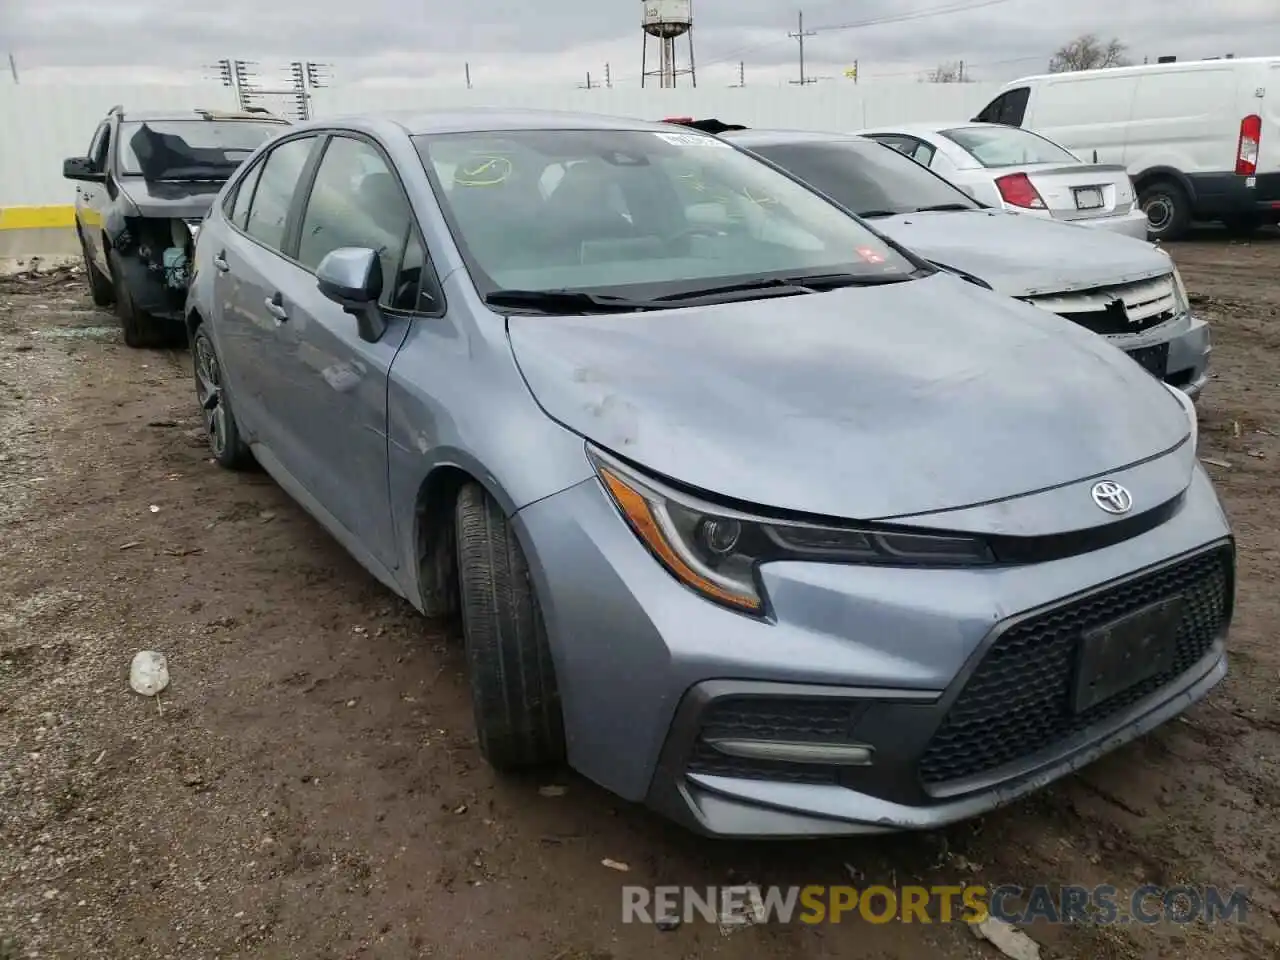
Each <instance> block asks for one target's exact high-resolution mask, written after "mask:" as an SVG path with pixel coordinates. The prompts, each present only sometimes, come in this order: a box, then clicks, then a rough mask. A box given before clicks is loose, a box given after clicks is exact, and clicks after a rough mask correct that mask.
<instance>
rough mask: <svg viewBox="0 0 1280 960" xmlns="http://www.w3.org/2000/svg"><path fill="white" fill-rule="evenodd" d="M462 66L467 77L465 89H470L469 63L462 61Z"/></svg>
mask: <svg viewBox="0 0 1280 960" xmlns="http://www.w3.org/2000/svg"><path fill="white" fill-rule="evenodd" d="M462 67H463V70H464V71H465V73H466V77H467V89H468V90H470V89H471V64H469V63H464V64H463V65H462Z"/></svg>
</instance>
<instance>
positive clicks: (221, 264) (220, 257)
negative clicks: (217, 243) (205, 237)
mask: <svg viewBox="0 0 1280 960" xmlns="http://www.w3.org/2000/svg"><path fill="white" fill-rule="evenodd" d="M213 265H214V266H215V267H217V268H218V269H219V270H221V271H222V272H223V273H226V272H227V271H228V270H230V269H231V264H229V263H227V256H226V254H225V253H216V254H214V256H213Z"/></svg>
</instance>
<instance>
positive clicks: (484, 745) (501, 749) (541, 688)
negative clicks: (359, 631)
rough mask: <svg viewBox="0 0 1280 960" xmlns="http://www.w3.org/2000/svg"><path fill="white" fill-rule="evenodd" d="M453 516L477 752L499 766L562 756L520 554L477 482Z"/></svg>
mask: <svg viewBox="0 0 1280 960" xmlns="http://www.w3.org/2000/svg"><path fill="white" fill-rule="evenodd" d="M454 519H455V523H456V535H457V550H458V588H459V596H460V600H461V608H462V633H463V637H464V639H465V645H466V652H467V667H468V671H469V675H470V682H471V703H472V707H473V709H474V712H475V723H476V734H477V737H478V739H479V741H480V752H481V753H482V754H483V755H484V758H485V759H486V760H487V761H488V762H489V763H490V765H492V766H493V767H495V768H496V769H498V770H518V769H525V768H529V767H537V766H543V765H547V764H552V763H556V762H557V761H560V760H562V759H564V755H565V744H564V720H563V717H562V715H561V712H560V697H559V693H558V692H557V689H556V677H555V667H554V665H553V664H552V662H551V651H550V648H549V646H548V643H547V632H546V626H545V624H544V623H543V620H542V613H541V611H540V610H539V608H538V600H537V596H536V594H535V591H534V586H533V581H532V579H531V578H530V575H529V568H528V565H527V563H526V562H525V557H524V552H523V551H522V550H521V549H520V544H519V543H518V542H517V541H516V536H515V532H514V531H513V530H512V529H511V525H510V523H508V522H507V518H506V516H504V515H503V512H502V510H501V508H500V507H499V506H498V504H497V503H496V502H495V501H494V500H493V498H492V497H490V496H489V494H488V493H486V492H485V490H484V488H483V487H481V486H480V485H479V484H476V483H469V484H467V485H466V486H464V487H463V488H462V490H460V491H459V493H458V499H457V503H456V506H455V514H454Z"/></svg>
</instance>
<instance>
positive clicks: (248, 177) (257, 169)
mask: <svg viewBox="0 0 1280 960" xmlns="http://www.w3.org/2000/svg"><path fill="white" fill-rule="evenodd" d="M263 166H265V164H264V163H263V162H262V161H261V160H259V161H258V162H257V163H255V164H254V165H253V169H252V170H250V171H249V172H248V173H246V174H245V175H244V176H243V177H241V178H240V182H239V183H238V184H237V185H236V190H235V193H234V194H233V195H232V196H231V197H230V200H231V202H230V203H229V204H228V207H229V209H227V210H226V214H227V217H228V219H230V221H231V222H232V223H234V224H235V225H236V226H237V227H239V228H240V229H241V230H243V229H245V227H246V226H247V225H248V223H249V204H250V203H252V202H253V190H254V187H256V186H257V185H258V180H260V179H261V178H262V168H263Z"/></svg>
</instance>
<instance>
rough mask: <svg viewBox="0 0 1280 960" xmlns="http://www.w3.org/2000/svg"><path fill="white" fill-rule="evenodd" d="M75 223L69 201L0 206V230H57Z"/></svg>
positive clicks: (73, 207) (72, 207)
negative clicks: (39, 205)
mask: <svg viewBox="0 0 1280 960" xmlns="http://www.w3.org/2000/svg"><path fill="white" fill-rule="evenodd" d="M75 225H76V208H75V206H73V205H72V204H69V203H60V204H54V205H51V206H41V207H34V206H33V207H0V230H57V229H60V228H64V227H66V228H70V227H74V226H75Z"/></svg>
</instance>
